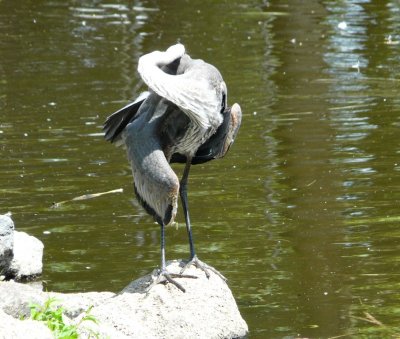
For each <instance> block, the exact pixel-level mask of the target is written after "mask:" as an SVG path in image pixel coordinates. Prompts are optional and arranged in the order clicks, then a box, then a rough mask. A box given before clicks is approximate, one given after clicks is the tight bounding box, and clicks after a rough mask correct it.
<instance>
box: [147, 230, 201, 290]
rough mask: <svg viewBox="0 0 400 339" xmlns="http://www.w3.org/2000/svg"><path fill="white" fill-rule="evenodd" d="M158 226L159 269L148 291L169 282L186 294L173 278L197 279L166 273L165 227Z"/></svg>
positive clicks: (180, 274)
mask: <svg viewBox="0 0 400 339" xmlns="http://www.w3.org/2000/svg"><path fill="white" fill-rule="evenodd" d="M160 226H161V269H160V270H159V272H158V276H157V278H156V280H154V281H153V283H152V284H151V285H150V286H149V287H148V290H150V289H151V288H152V287H153V286H154V285H156V284H159V283H164V282H170V283H171V284H173V285H175V286H176V287H177V288H179V289H180V290H181V291H182V292H186V290H185V289H184V288H183V286H182V285H181V284H180V283H178V282H177V281H176V280H174V279H173V278H193V279H197V277H196V276H194V275H184V274H182V273H179V274H177V273H170V272H168V271H167V266H166V262H165V225H164V223H163V222H161V223H160Z"/></svg>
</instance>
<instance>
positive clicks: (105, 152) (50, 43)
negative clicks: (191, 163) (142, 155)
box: [0, 0, 400, 338]
mask: <svg viewBox="0 0 400 339" xmlns="http://www.w3.org/2000/svg"><path fill="white" fill-rule="evenodd" d="M399 23H400V11H399V4H398V3H397V2H395V1H387V2H386V1H367V0H364V1H361V0H359V1H355V0H353V1H351V0H343V1H315V0H310V1H295V0H287V1H261V0H253V1H243V2H240V1H228V0H226V1H211V0H208V1H183V0H180V1H158V2H157V1H149V0H147V1H145V0H144V1H138V0H137V1H117V2H106V1H80V2H78V1H66V2H61V1H18V2H16V1H13V2H12V1H0V34H1V39H0V156H1V161H0V212H2V213H5V212H7V211H11V212H12V213H13V219H14V221H15V223H16V227H17V229H19V230H23V231H27V232H29V233H30V234H33V235H35V236H36V237H38V238H40V239H41V240H42V241H43V242H44V244H45V253H44V272H43V280H44V281H45V287H46V288H47V289H48V290H55V291H63V292H66V291H71V292H72V291H98V290H110V291H119V290H121V289H122V288H123V287H124V286H126V285H127V284H128V283H129V282H130V281H131V280H133V279H135V278H137V277H139V276H141V275H143V274H145V273H147V272H149V271H151V270H152V269H153V268H154V267H156V266H158V264H159V228H158V226H157V225H156V224H155V223H154V222H153V220H152V219H151V218H150V217H149V216H148V215H147V214H146V213H145V212H144V211H143V210H142V209H141V208H140V207H139V205H138V203H137V202H136V200H135V198H134V194H133V189H132V178H131V171H130V168H129V166H128V162H127V160H126V158H125V153H124V151H123V150H121V149H116V148H114V147H113V146H112V145H109V144H107V143H106V142H105V141H104V140H103V138H102V135H101V126H102V123H103V121H104V119H105V118H106V117H107V116H108V115H109V114H110V113H111V112H113V111H115V110H116V109H118V108H120V107H122V106H123V105H125V104H126V103H127V102H128V101H129V100H130V99H132V98H134V97H135V96H136V95H137V94H138V93H139V92H140V90H142V89H144V88H143V87H138V86H136V84H137V82H138V79H139V77H138V74H137V72H136V66H137V59H138V58H139V56H141V55H142V54H144V53H147V52H149V51H152V50H156V49H165V48H166V47H168V46H169V45H171V44H174V43H176V41H178V40H179V41H181V42H183V43H184V44H185V46H186V49H187V51H188V52H189V53H190V55H191V56H193V57H196V58H202V59H205V60H206V61H208V62H210V63H212V64H214V65H216V66H217V67H218V68H219V70H220V71H221V73H222V74H223V76H224V79H225V82H226V83H227V85H228V91H229V95H228V100H229V103H230V104H232V103H234V102H238V103H240V105H241V106H242V110H243V112H244V117H243V124H242V127H241V130H240V133H239V135H238V138H237V141H236V143H235V145H234V146H233V147H232V148H231V150H230V152H229V154H228V155H227V157H226V158H224V159H223V160H219V161H214V162H211V163H207V164H205V165H199V166H195V167H193V168H192V172H191V176H190V183H189V184H190V186H189V199H190V206H191V219H192V223H193V229H194V236H195V242H196V246H197V251H198V255H199V257H200V258H201V259H202V260H204V261H206V262H207V263H209V264H211V265H213V266H215V267H216V268H217V269H219V270H220V271H221V272H222V273H223V274H224V275H225V276H226V277H227V278H228V279H229V286H230V287H231V289H232V290H233V293H234V295H235V297H236V300H237V302H238V305H239V308H240V311H241V313H242V315H243V317H244V318H245V320H246V321H247V323H248V325H249V328H250V338H297V337H309V338H330V337H335V336H340V335H347V336H348V337H354V338H356V337H357V338H359V337H361V338H386V337H387V338H389V337H396V336H397V337H398V336H400V325H399V315H400V230H399V223H400V209H399V206H400V205H399V200H400V189H399V187H400V138H399V128H400V114H399V112H400V99H399V95H398V93H399V89H400V78H399V68H400V33H399V28H400V27H399V26H400V24H399ZM176 170H177V171H178V172H179V173H181V171H182V168H181V167H180V166H176ZM119 188H122V189H123V190H124V191H123V193H114V194H109V195H103V196H99V197H97V198H94V199H90V200H81V201H74V202H67V203H64V204H61V206H60V207H59V208H51V206H52V204H53V203H54V202H60V201H66V200H70V199H73V198H74V197H77V196H81V195H83V194H89V193H99V192H105V191H110V190H114V189H119ZM178 222H179V224H180V227H179V228H178V230H176V229H174V228H170V229H168V230H167V259H173V258H186V257H187V256H188V250H189V249H188V245H187V239H186V231H185V228H184V227H183V225H184V220H183V216H182V213H181V211H180V213H179V215H178ZM369 315H370V316H372V318H371V317H370V318H369V319H368V317H369ZM368 320H369V321H368ZM375 320H376V321H375ZM379 322H380V323H381V325H380V324H379Z"/></svg>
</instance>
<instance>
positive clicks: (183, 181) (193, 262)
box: [179, 157, 226, 280]
mask: <svg viewBox="0 0 400 339" xmlns="http://www.w3.org/2000/svg"><path fill="white" fill-rule="evenodd" d="M191 163H192V158H191V157H187V160H186V166H185V169H184V170H183V175H182V179H181V183H180V187H179V193H180V196H181V200H182V207H183V213H184V215H185V222H186V230H187V233H188V237H189V245H190V259H189V261H188V262H187V263H186V264H185V266H184V267H183V268H182V270H181V273H183V272H184V271H185V270H186V269H187V268H188V267H189V266H191V265H194V266H195V267H197V268H200V269H201V270H202V271H203V272H204V273H205V275H206V277H207V278H209V277H210V273H209V272H208V271H209V270H210V271H213V272H214V273H215V274H217V275H218V276H220V277H221V278H222V279H223V280H226V278H225V277H224V276H223V275H222V274H221V273H219V272H218V271H217V270H216V269H214V268H213V267H210V266H208V265H207V264H206V263H204V262H202V261H200V260H199V258H197V255H196V251H195V249H194V243H193V235H192V227H191V225H190V215H189V203H188V197H187V183H188V178H189V170H190V166H191Z"/></svg>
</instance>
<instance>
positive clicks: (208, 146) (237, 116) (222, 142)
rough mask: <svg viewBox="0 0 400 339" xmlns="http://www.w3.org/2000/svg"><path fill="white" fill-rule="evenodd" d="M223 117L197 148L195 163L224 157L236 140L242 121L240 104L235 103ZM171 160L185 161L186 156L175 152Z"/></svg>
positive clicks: (193, 160)
mask: <svg viewBox="0 0 400 339" xmlns="http://www.w3.org/2000/svg"><path fill="white" fill-rule="evenodd" d="M223 117H224V120H223V122H222V124H221V125H220V126H219V127H218V129H217V131H216V132H215V134H213V135H212V136H211V137H210V138H209V139H208V140H207V141H206V142H205V143H204V144H203V145H201V146H200V147H199V149H198V150H197V152H196V154H195V156H194V157H193V158H192V164H193V165H197V164H203V163H205V162H207V161H210V160H213V159H218V158H222V157H224V156H225V154H226V153H227V152H228V150H229V148H230V146H231V145H232V144H233V142H234V141H235V138H236V135H237V133H238V131H239V127H240V124H241V121H242V111H241V109H240V106H239V105H238V104H234V105H233V106H232V107H231V108H229V109H227V110H226V111H225V112H224V113H223ZM171 162H178V163H185V162H186V156H184V155H181V154H178V153H176V154H173V156H172V158H171Z"/></svg>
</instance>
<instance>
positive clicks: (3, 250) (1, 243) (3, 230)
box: [0, 214, 14, 275]
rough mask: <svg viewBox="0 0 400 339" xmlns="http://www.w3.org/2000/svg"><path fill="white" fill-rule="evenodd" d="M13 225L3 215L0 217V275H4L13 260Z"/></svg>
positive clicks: (8, 218)
mask: <svg viewBox="0 0 400 339" xmlns="http://www.w3.org/2000/svg"><path fill="white" fill-rule="evenodd" d="M13 246H14V223H13V221H12V220H11V218H10V217H9V216H8V215H7V214H5V215H0V275H3V274H5V272H6V271H7V270H8V268H9V266H10V263H11V260H12V258H13Z"/></svg>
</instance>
